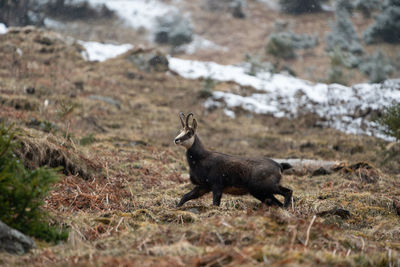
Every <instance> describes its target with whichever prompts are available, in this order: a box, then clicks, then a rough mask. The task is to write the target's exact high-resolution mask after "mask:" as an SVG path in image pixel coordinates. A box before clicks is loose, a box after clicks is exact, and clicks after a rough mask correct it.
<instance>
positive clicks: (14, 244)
mask: <svg viewBox="0 0 400 267" xmlns="http://www.w3.org/2000/svg"><path fill="white" fill-rule="evenodd" d="M34 246H35V243H34V242H33V240H32V239H31V238H29V237H28V236H26V235H24V234H23V233H21V232H19V231H17V230H15V229H13V228H11V227H9V226H7V225H6V224H4V223H3V222H2V221H0V251H2V250H5V251H7V252H9V253H14V254H24V253H27V252H28V251H29V250H30V249H31V248H33V247H34Z"/></svg>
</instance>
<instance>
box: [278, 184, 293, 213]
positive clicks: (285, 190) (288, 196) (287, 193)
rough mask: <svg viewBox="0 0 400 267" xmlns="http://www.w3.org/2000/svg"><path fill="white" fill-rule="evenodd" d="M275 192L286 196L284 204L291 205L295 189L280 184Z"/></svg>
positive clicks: (285, 205)
mask: <svg viewBox="0 0 400 267" xmlns="http://www.w3.org/2000/svg"><path fill="white" fill-rule="evenodd" d="M275 193H276V194H280V195H282V196H284V197H285V202H284V203H283V206H284V207H285V208H287V207H289V205H290V201H291V200H292V194H293V191H292V190H291V189H289V188H286V187H283V186H281V185H279V187H278V191H277V192H275Z"/></svg>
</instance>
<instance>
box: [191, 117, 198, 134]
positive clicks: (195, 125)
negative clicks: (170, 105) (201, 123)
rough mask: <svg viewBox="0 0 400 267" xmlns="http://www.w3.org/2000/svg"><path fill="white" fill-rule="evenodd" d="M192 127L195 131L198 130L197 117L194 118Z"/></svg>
mask: <svg viewBox="0 0 400 267" xmlns="http://www.w3.org/2000/svg"><path fill="white" fill-rule="evenodd" d="M192 129H193V131H194V132H196V129H197V121H196V119H193V123H192Z"/></svg>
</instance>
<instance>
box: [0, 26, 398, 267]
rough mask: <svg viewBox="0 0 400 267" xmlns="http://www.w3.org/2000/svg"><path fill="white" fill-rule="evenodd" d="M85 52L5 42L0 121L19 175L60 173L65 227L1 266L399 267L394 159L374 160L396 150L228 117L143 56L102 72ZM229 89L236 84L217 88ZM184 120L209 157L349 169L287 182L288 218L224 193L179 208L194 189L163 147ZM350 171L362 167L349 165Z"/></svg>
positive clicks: (293, 124)
mask: <svg viewBox="0 0 400 267" xmlns="http://www.w3.org/2000/svg"><path fill="white" fill-rule="evenodd" d="M81 51H82V47H80V45H78V44H76V43H74V42H73V41H72V40H69V39H68V38H65V37H63V36H61V35H58V34H55V33H52V32H47V31H43V30H37V29H34V28H29V27H28V28H23V29H14V30H10V32H9V33H7V34H6V35H1V36H0V58H2V59H3V60H1V61H0V103H1V109H0V118H1V121H3V122H5V123H7V124H8V123H16V127H17V128H18V129H19V136H18V138H19V139H20V140H22V141H23V143H24V144H25V145H24V146H23V147H21V148H20V151H18V152H19V153H18V154H19V155H20V157H21V159H22V161H23V162H24V163H25V164H26V165H27V166H30V167H35V166H38V165H42V164H50V165H51V163H52V162H59V164H61V165H63V166H64V167H65V171H64V173H65V177H64V178H63V179H61V181H60V182H59V183H57V184H56V185H55V187H54V190H53V191H51V193H50V195H49V197H48V198H47V199H46V205H45V209H46V210H47V211H49V212H50V214H51V215H52V216H53V218H54V222H53V223H54V224H60V225H63V226H65V227H68V228H69V230H70V234H69V239H68V241H67V242H65V243H62V244H58V245H51V244H47V243H44V242H40V241H39V242H37V248H36V249H34V250H33V251H32V252H31V253H29V254H27V255H24V256H18V257H17V256H11V255H8V254H4V253H0V264H1V265H6V266H15V265H27V264H29V265H35V266H54V265H63V266H75V265H81V266H86V265H88V266H102V265H106V266H109V265H123V266H135V265H139V264H141V265H147V266H150V265H158V266H164V265H165V266H171V265H177V266H186V265H195V266H222V265H231V266H237V265H248V266H250V265H257V264H260V265H262V264H270V265H277V266H281V265H291V266H293V265H294V266H307V265H325V266H337V265H344V266H351V265H354V266H356V265H370V266H388V265H390V264H391V266H393V265H395V264H397V265H399V264H400V262H399V261H398V259H399V255H400V243H399V240H400V228H399V221H400V217H399V216H398V215H397V214H396V211H395V209H394V207H393V199H395V198H398V196H399V195H400V184H399V183H400V182H399V181H400V180H399V178H400V176H399V170H400V162H399V159H398V158H394V159H392V160H391V161H390V162H388V163H386V164H383V163H385V162H384V159H385V157H386V155H387V151H388V150H390V151H392V152H393V151H394V152H396V151H399V150H400V147H399V144H398V143H397V144H389V143H386V142H384V141H382V140H379V139H375V138H372V137H366V136H353V135H346V134H343V133H341V132H338V131H336V130H332V129H325V128H320V127H318V126H316V125H315V121H316V118H314V117H313V116H311V115H304V116H302V117H300V118H299V119H296V120H289V119H285V118H279V119H278V118H273V117H272V116H258V115H252V114H248V113H246V112H244V111H240V110H239V111H238V112H237V118H236V119H235V120H232V119H230V118H228V117H226V116H225V115H224V113H223V110H220V109H216V110H214V111H207V110H205V109H204V108H203V100H202V98H200V95H199V92H200V91H201V88H202V81H196V80H185V79H183V78H181V77H179V76H177V75H175V74H174V73H172V72H164V71H163V72H157V71H155V70H151V71H143V70H141V69H140V68H139V67H138V66H136V65H135V64H133V63H132V60H130V58H132V56H133V55H138V54H139V55H140V54H143V53H147V52H146V51H142V52H137V51H136V52H135V51H130V52H127V53H126V54H124V55H122V56H120V57H118V58H115V59H111V60H108V61H105V62H103V63H93V62H86V61H84V60H83V59H82V57H81V56H80V52H81ZM228 86H235V85H233V84H228V83H219V84H218V85H217V87H216V89H218V90H223V89H224V88H227V87H228ZM243 90H251V89H248V88H243ZM179 111H184V112H188V111H192V112H194V113H195V114H196V116H197V119H198V123H199V130H198V133H199V136H200V138H201V139H202V140H203V142H204V143H205V145H206V146H207V147H208V148H210V149H213V150H218V151H221V152H226V153H232V154H238V155H248V156H250V155H252V156H268V157H275V158H313V159H325V160H336V161H338V162H342V163H343V166H345V168H342V169H340V170H338V171H337V172H333V173H330V174H327V175H318V174H315V175H311V173H303V174H297V173H296V174H289V173H288V174H285V175H284V178H283V181H282V183H283V185H285V186H287V187H290V188H292V189H293V191H294V198H293V204H292V206H291V207H290V208H289V209H287V210H283V209H279V208H274V207H267V206H264V205H261V204H260V203H259V202H258V201H257V200H255V199H253V198H252V197H250V196H246V197H231V196H226V195H224V196H223V199H222V203H221V207H213V206H212V205H211V203H212V201H211V196H210V195H206V196H204V197H203V198H201V199H199V200H194V201H190V202H188V203H186V204H185V205H184V206H183V207H182V208H179V209H177V208H175V206H176V204H177V202H178V201H179V199H180V197H181V196H182V195H183V194H184V193H186V192H187V191H189V190H190V189H191V188H192V185H191V184H190V183H189V180H188V166H187V163H186V162H185V156H184V151H183V150H182V149H181V148H179V147H176V146H175V145H174V144H173V142H172V140H173V138H174V137H175V136H176V134H177V133H178V132H179V130H180V122H179V119H178V113H179ZM244 126H245V127H244ZM60 159H61V160H60ZM56 160H59V161H56ZM357 162H368V164H359V165H358V166H355V167H353V168H350V166H351V165H352V164H353V163H357ZM335 208H336V211H335ZM332 209H333V211H332V212H331V213H333V214H330V213H329V211H331V210H332ZM337 209H345V210H347V211H348V212H340V211H339V212H337ZM315 215H317V216H316V217H315V218H314V216H315Z"/></svg>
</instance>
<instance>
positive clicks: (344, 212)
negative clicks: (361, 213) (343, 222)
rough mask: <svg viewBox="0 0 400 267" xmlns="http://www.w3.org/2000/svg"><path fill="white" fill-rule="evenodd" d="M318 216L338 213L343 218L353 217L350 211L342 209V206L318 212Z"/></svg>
mask: <svg viewBox="0 0 400 267" xmlns="http://www.w3.org/2000/svg"><path fill="white" fill-rule="evenodd" d="M317 215H318V216H321V217H324V216H327V215H337V216H339V217H341V218H342V219H348V218H350V217H351V214H350V211H348V210H345V209H341V208H337V207H335V208H333V209H330V210H326V211H321V212H319V213H317Z"/></svg>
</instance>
